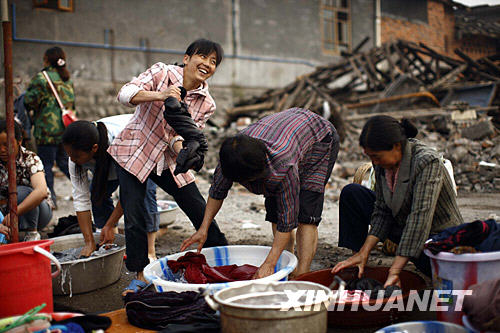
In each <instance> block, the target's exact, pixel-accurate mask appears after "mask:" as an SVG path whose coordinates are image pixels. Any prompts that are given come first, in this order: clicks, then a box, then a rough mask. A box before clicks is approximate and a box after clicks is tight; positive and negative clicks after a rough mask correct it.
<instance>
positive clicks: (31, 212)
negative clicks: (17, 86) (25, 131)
mask: <svg viewBox="0 0 500 333" xmlns="http://www.w3.org/2000/svg"><path fill="white" fill-rule="evenodd" d="M14 132H15V139H16V144H15V145H14V155H15V159H16V185H17V205H18V206H17V214H18V216H19V230H21V231H26V236H25V238H24V240H25V241H31V240H39V239H40V234H39V233H38V230H40V229H42V228H44V227H45V226H46V225H47V224H48V223H49V221H50V219H51V218H52V208H53V203H52V200H51V197H50V191H49V190H48V188H47V183H46V182H45V176H44V170H43V164H42V161H41V160H40V158H39V157H38V156H37V155H36V154H35V153H34V152H32V151H29V150H27V149H25V148H24V147H22V146H21V142H22V131H21V128H20V127H19V125H18V124H17V123H15V127H14ZM8 158H9V157H8V150H7V127H6V122H5V120H0V210H1V211H2V213H3V215H4V216H5V218H4V221H3V225H4V226H6V227H10V212H9V210H8V207H7V197H8V183H9V182H8V174H7V165H6V164H7V161H8ZM3 231H4V233H5V231H6V230H5V228H3ZM7 237H9V235H7Z"/></svg>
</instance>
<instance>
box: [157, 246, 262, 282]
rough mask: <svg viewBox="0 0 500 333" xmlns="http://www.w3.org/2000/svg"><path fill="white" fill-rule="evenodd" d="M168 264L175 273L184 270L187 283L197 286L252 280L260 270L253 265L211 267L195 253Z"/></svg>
mask: <svg viewBox="0 0 500 333" xmlns="http://www.w3.org/2000/svg"><path fill="white" fill-rule="evenodd" d="M167 264H168V267H169V268H170V269H171V270H172V272H174V273H177V272H178V271H179V270H181V269H184V278H185V279H186V281H187V282H188V283H197V284H205V283H219V282H233V281H244V280H250V279H252V277H253V275H254V274H255V272H257V270H258V269H259V268H258V267H256V266H252V265H241V266H238V265H225V266H214V267H211V266H209V265H208V264H207V260H206V258H205V256H204V255H203V254H201V253H199V254H198V253H194V252H188V253H186V254H185V255H183V256H182V257H180V258H179V259H177V260H169V261H168V262H167Z"/></svg>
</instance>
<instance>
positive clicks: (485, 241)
mask: <svg viewBox="0 0 500 333" xmlns="http://www.w3.org/2000/svg"><path fill="white" fill-rule="evenodd" d="M458 246H472V247H474V248H475V249H476V250H478V251H481V252H491V251H499V250H500V225H499V224H498V223H497V222H496V221H495V220H486V221H481V220H477V221H474V222H470V223H464V224H461V225H459V226H456V227H451V228H448V229H445V230H443V231H442V232H440V233H439V234H437V235H434V236H432V237H431V239H430V240H428V241H427V242H426V243H425V245H424V247H425V248H426V249H428V250H429V251H431V252H432V253H434V254H437V253H439V252H442V251H446V252H450V251H451V250H452V249H453V248H455V247H458Z"/></svg>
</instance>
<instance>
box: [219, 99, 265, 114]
mask: <svg viewBox="0 0 500 333" xmlns="http://www.w3.org/2000/svg"><path fill="white" fill-rule="evenodd" d="M273 106H274V102H264V103H259V104H251V105H243V106H236V107H234V108H231V109H228V110H227V111H226V113H227V115H228V116H238V115H242V114H246V113H251V112H254V111H262V110H269V109H271V108H272V107H273Z"/></svg>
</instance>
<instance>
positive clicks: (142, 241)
mask: <svg viewBox="0 0 500 333" xmlns="http://www.w3.org/2000/svg"><path fill="white" fill-rule="evenodd" d="M222 57H223V50H222V47H221V46H220V45H219V44H218V43H215V42H212V41H209V40H206V39H199V40H196V41H194V42H193V43H191V45H189V47H188V48H187V50H186V54H185V55H184V58H183V65H182V66H177V65H166V64H164V63H156V64H154V65H153V66H152V67H151V68H149V69H148V70H146V71H145V72H144V73H142V74H140V75H139V76H138V77H136V78H134V79H132V81H130V82H129V83H127V84H125V85H124V86H123V87H122V88H121V90H120V92H119V93H118V101H119V102H120V103H122V104H124V105H126V106H130V107H135V108H136V109H135V113H134V115H133V117H132V119H131V120H130V121H129V123H128V124H127V125H126V126H125V128H124V129H123V131H121V132H120V134H118V135H117V136H116V138H115V139H114V140H113V143H112V144H111V145H110V147H109V149H108V152H109V153H110V155H111V156H112V157H113V159H114V160H115V161H116V162H117V164H118V180H119V183H120V202H121V205H122V208H123V211H124V219H125V237H126V247H127V261H126V265H127V268H128V269H129V270H130V271H133V272H137V278H138V280H140V281H145V279H144V275H143V269H144V267H146V265H147V264H149V260H148V248H147V244H148V243H147V234H146V227H145V226H146V224H147V223H146V220H147V219H150V218H151V216H150V215H149V214H148V213H147V210H146V208H145V206H144V196H145V191H146V180H147V179H151V180H153V181H154V182H155V183H156V184H157V185H158V186H159V187H160V188H162V189H163V190H164V191H165V192H167V193H169V194H171V195H172V196H173V197H174V199H175V201H176V202H177V204H178V205H179V207H180V208H181V209H182V210H183V211H184V212H185V213H186V215H187V216H188V217H189V219H190V220H191V222H192V223H193V225H194V226H195V228H196V229H198V228H199V227H200V225H201V222H202V220H203V213H204V211H205V200H204V199H203V197H202V196H201V194H200V192H199V190H198V187H197V186H196V184H195V183H194V176H193V175H192V174H191V172H189V171H188V172H186V173H182V174H179V175H174V170H175V167H176V158H177V155H178V154H179V152H180V150H181V149H183V145H182V142H183V138H182V137H180V136H178V135H177V133H176V132H175V131H174V130H173V129H172V128H171V127H170V126H169V125H168V124H167V123H166V121H165V119H164V117H163V111H164V109H165V108H164V101H165V99H167V98H168V97H174V98H176V99H178V100H179V101H180V100H181V90H180V89H179V87H181V86H182V87H184V88H185V89H186V90H187V94H186V97H185V99H184V102H185V103H186V105H187V106H188V111H189V113H190V114H191V116H192V118H193V120H194V122H195V123H196V125H197V126H198V127H199V128H203V127H204V126H205V122H206V121H207V119H208V118H209V117H210V116H211V115H212V114H213V112H214V111H215V102H214V100H213V98H212V96H210V93H209V92H208V84H207V83H206V80H207V79H208V78H210V77H211V76H212V75H213V74H214V73H215V70H216V69H217V66H218V65H219V64H220V62H221V61H222ZM212 226H213V227H212V228H211V229H210V230H209V241H208V242H207V244H206V246H218V245H226V244H227V240H226V238H225V237H224V234H223V233H221V231H220V230H219V227H218V226H217V224H216V223H213V224H212ZM106 241H107V240H106V239H104V242H106Z"/></svg>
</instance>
